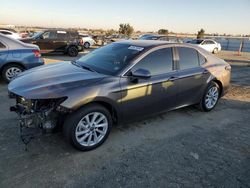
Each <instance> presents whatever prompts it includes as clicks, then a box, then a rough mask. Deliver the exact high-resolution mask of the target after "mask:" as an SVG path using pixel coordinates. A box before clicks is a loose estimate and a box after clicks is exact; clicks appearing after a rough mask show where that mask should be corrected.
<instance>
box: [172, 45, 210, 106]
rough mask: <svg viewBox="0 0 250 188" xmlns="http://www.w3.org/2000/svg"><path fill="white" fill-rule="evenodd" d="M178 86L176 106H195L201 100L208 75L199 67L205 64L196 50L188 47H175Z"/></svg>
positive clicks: (203, 58)
mask: <svg viewBox="0 0 250 188" xmlns="http://www.w3.org/2000/svg"><path fill="white" fill-rule="evenodd" d="M176 50H177V59H178V65H177V66H178V72H179V79H178V80H177V81H176V83H177V84H178V85H179V86H180V93H179V98H178V106H186V105H191V104H196V103H198V102H199V101H200V100H201V97H202V96H203V93H204V90H205V88H206V85H207V83H206V82H207V80H208V78H209V76H210V73H209V72H208V71H207V70H206V69H205V68H203V67H202V66H201V64H204V63H205V62H206V59H205V57H203V56H202V55H201V54H200V53H199V52H198V51H197V50H195V49H193V48H189V47H177V48H176Z"/></svg>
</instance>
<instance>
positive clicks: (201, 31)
mask: <svg viewBox="0 0 250 188" xmlns="http://www.w3.org/2000/svg"><path fill="white" fill-rule="evenodd" d="M204 35H205V30H204V29H201V30H200V31H198V34H197V39H201V38H204Z"/></svg>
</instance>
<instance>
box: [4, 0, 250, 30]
mask: <svg viewBox="0 0 250 188" xmlns="http://www.w3.org/2000/svg"><path fill="white" fill-rule="evenodd" d="M120 23H130V25H132V26H133V27H134V29H135V30H136V31H138V30H139V31H157V30H159V29H162V28H164V29H168V30H170V31H174V32H183V33H197V31H198V30H200V29H201V28H204V29H205V31H206V32H207V33H220V34H223V33H227V34H250V0H171V1H169V0H123V1H119V0H88V1H85V0H42V1H37V0H36V1H34V0H0V24H13V25H24V26H44V27H81V28H90V29H100V28H102V29H116V30H117V29H118V28H119V24H120Z"/></svg>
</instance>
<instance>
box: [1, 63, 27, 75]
mask: <svg viewBox="0 0 250 188" xmlns="http://www.w3.org/2000/svg"><path fill="white" fill-rule="evenodd" d="M9 65H19V66H21V67H22V68H23V69H26V67H25V66H24V64H23V63H21V62H8V63H5V64H4V65H3V66H1V67H0V72H1V73H2V71H3V69H4V68H5V67H7V66H9Z"/></svg>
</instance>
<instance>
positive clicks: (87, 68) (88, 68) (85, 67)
mask: <svg viewBox="0 0 250 188" xmlns="http://www.w3.org/2000/svg"><path fill="white" fill-rule="evenodd" d="M81 67H82V68H84V69H86V70H89V71H91V72H97V71H96V70H94V69H92V68H90V67H88V66H86V65H81Z"/></svg>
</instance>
